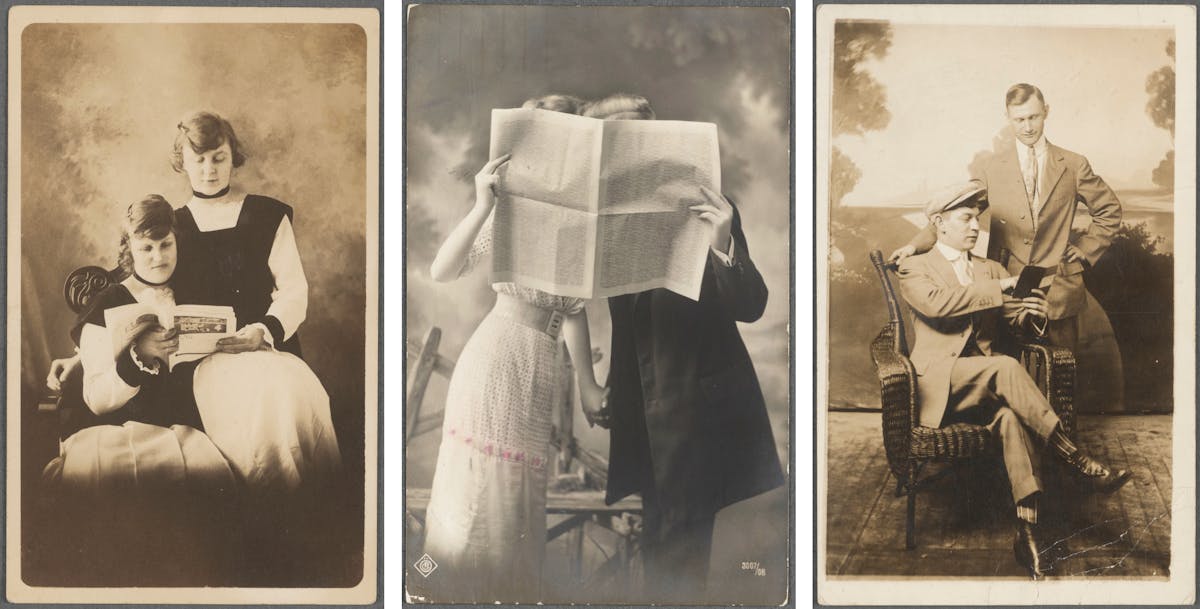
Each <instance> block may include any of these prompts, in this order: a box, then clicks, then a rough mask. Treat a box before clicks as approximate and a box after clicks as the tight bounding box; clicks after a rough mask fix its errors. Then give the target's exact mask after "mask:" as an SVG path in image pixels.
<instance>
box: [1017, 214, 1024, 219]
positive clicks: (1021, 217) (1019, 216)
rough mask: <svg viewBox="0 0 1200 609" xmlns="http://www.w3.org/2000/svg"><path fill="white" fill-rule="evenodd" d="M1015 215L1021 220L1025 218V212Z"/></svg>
mask: <svg viewBox="0 0 1200 609" xmlns="http://www.w3.org/2000/svg"><path fill="white" fill-rule="evenodd" d="M1017 217H1018V218H1020V219H1022V220H1024V219H1025V214H1020V215H1018V216H1017Z"/></svg>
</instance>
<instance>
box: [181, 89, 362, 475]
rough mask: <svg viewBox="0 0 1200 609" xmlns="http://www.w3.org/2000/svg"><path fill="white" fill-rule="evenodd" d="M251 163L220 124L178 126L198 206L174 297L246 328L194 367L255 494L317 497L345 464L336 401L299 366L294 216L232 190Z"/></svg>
mask: <svg viewBox="0 0 1200 609" xmlns="http://www.w3.org/2000/svg"><path fill="white" fill-rule="evenodd" d="M245 160H246V155H245V153H244V151H243V150H242V147H241V144H240V142H239V140H238V138H237V134H236V133H235V132H234V130H233V126H232V125H230V124H229V121H227V120H225V119H224V118H222V117H220V116H218V115H217V114H214V113H211V112H197V113H194V114H192V115H190V116H188V117H186V118H185V119H184V120H183V121H181V122H180V123H179V125H178V131H177V133H176V136H175V140H174V142H173V146H172V149H171V164H172V167H174V168H175V170H176V171H178V172H180V173H185V174H186V175H187V177H188V181H189V182H190V184H191V187H192V198H191V200H189V201H188V202H187V204H186V205H184V206H183V207H182V208H181V209H179V210H177V211H176V218H177V222H178V225H179V247H180V253H181V255H180V261H179V269H178V271H177V272H176V279H175V285H176V288H175V289H176V298H177V299H178V300H179V301H180V302H183V303H195V304H208V305H227V306H231V307H233V310H234V313H235V314H236V315H237V323H238V326H239V329H238V331H237V333H236V334H235V335H234V336H232V337H228V338H225V339H222V340H221V341H220V342H218V343H217V344H218V347H219V348H220V352H218V353H214V354H213V355H211V356H209V357H206V358H205V359H203V360H202V361H201V362H200V364H199V365H198V366H197V367H196V375H195V393H196V402H197V405H198V407H199V410H200V414H201V416H202V418H203V419H204V426H205V431H206V433H208V435H209V437H210V438H212V440H213V442H214V443H215V444H216V445H217V446H218V447H219V448H220V449H221V451H222V452H223V453H224V454H225V456H226V457H227V458H228V459H229V462H230V465H231V466H232V467H233V469H234V471H235V472H237V474H238V475H239V476H240V477H241V479H242V480H243V482H245V483H246V485H247V486H248V487H249V488H250V489H251V490H252V491H256V490H282V491H296V490H300V489H302V488H304V489H308V490H319V489H320V488H322V487H323V486H324V485H325V484H327V483H328V482H330V481H331V480H332V478H333V477H334V476H336V475H337V474H338V473H340V469H341V457H340V453H339V452H338V444H337V438H336V436H335V435H334V429H333V423H332V420H331V418H330V412H329V396H328V394H326V392H325V389H324V387H322V386H321V382H320V381H319V380H318V379H317V377H316V375H314V374H313V372H312V370H310V369H309V367H308V365H307V364H305V363H304V361H303V360H301V359H300V358H299V357H298V355H299V353H300V344H299V339H298V338H297V336H296V331H297V329H298V328H299V326H300V323H301V322H302V321H304V317H305V315H306V313H307V311H308V282H307V280H306V279H305V277H304V268H303V266H302V265H301V263H300V254H299V251H298V249H297V248H296V238H295V234H294V233H293V232H292V215H293V214H292V208H291V207H289V206H288V205H285V204H283V203H281V202H279V201H276V200H274V199H271V198H269V197H264V196H261V195H253V194H247V193H246V192H244V191H242V190H241V189H238V188H236V187H235V186H234V185H233V184H232V177H233V173H234V169H236V168H238V167H241V166H242V164H243V163H244V162H245Z"/></svg>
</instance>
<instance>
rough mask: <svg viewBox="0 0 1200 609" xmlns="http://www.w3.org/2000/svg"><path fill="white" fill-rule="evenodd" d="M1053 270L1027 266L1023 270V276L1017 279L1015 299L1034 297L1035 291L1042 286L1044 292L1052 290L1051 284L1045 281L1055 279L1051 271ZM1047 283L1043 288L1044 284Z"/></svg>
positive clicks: (1014, 292)
mask: <svg viewBox="0 0 1200 609" xmlns="http://www.w3.org/2000/svg"><path fill="white" fill-rule="evenodd" d="M1052 270H1054V269H1053V268H1049V267H1044V266H1027V267H1025V268H1024V269H1022V270H1021V276H1020V278H1018V279H1017V287H1015V288H1013V297H1014V298H1025V297H1027V296H1032V295H1033V291H1034V290H1035V289H1037V288H1038V287H1039V286H1041V288H1042V290H1043V291H1047V292H1048V291H1049V290H1050V282H1049V281H1045V282H1043V279H1048V278H1051V277H1053V274H1051V271H1052ZM1043 283H1045V285H1044V286H1043V285H1042V284H1043Z"/></svg>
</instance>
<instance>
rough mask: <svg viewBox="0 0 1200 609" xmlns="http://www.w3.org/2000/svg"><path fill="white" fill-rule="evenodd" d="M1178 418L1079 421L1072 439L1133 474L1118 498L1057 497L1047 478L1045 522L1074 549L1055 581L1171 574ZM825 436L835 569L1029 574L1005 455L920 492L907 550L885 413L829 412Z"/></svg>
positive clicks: (831, 569) (1064, 492)
mask: <svg viewBox="0 0 1200 609" xmlns="http://www.w3.org/2000/svg"><path fill="white" fill-rule="evenodd" d="M1171 421H1172V419H1171V416H1170V415H1122V416H1104V415H1092V416H1080V417H1079V423H1078V431H1077V432H1076V442H1077V443H1078V444H1079V445H1080V446H1081V447H1082V448H1083V449H1084V450H1086V451H1088V452H1089V453H1090V454H1091V455H1093V456H1095V457H1097V458H1099V459H1101V460H1102V461H1104V462H1106V463H1108V464H1109V465H1110V466H1112V467H1123V468H1127V469H1130V470H1131V471H1132V472H1133V479H1132V480H1130V482H1129V483H1128V484H1126V485H1125V487H1124V488H1122V489H1121V490H1119V491H1117V492H1116V493H1115V494H1113V495H1109V496H1103V495H1099V496H1097V495H1082V494H1079V493H1077V492H1074V491H1073V487H1072V486H1070V483H1066V482H1059V483H1057V485H1056V487H1055V488H1056V489H1061V490H1060V491H1059V492H1057V493H1054V494H1053V495H1050V494H1051V492H1052V491H1051V485H1052V484H1055V481H1054V480H1053V478H1051V477H1049V476H1047V477H1045V478H1044V481H1045V483H1046V487H1047V494H1048V495H1050V496H1048V497H1047V498H1046V500H1045V501H1044V502H1043V507H1042V517H1046V516H1047V515H1050V516H1056V517H1057V518H1058V520H1059V522H1056V523H1055V524H1054V525H1052V529H1051V530H1052V531H1054V537H1055V538H1056V539H1063V540H1065V542H1066V545H1067V548H1068V552H1067V557H1066V559H1065V560H1063V561H1062V562H1061V563H1059V564H1056V565H1055V569H1054V571H1055V573H1056V576H1057V577H1074V578H1079V577H1101V576H1102V577H1147V578H1156V577H1164V576H1166V575H1168V574H1169V568H1170V564H1171V560H1170V558H1171V557H1170V545H1171V514H1170V512H1171V488H1172V487H1171ZM828 437H829V472H828V473H829V476H828V478H827V479H828V481H829V492H828V497H829V505H828V510H827V513H828V515H829V516H828V520H827V525H828V528H827V534H828V535H827V547H826V550H827V554H826V569H827V572H828V573H829V574H830V575H833V576H879V575H898V576H930V577H945V576H960V577H981V576H996V577H1024V572H1023V571H1022V569H1021V568H1020V567H1019V566H1018V565H1017V564H1016V561H1015V560H1014V559H1013V551H1012V543H1013V539H1014V534H1015V528H1014V526H1013V520H1014V518H1015V513H1014V510H1013V508H1012V503H1011V501H1012V499H1011V496H1010V495H1009V493H1008V490H1007V489H1008V485H1007V478H1006V477H1005V474H1004V472H1003V468H1002V465H1001V464H1000V463H999V462H996V463H984V464H981V465H979V466H976V467H974V468H966V469H961V470H959V471H960V475H959V477H958V479H957V480H956V479H955V477H954V476H947V477H945V478H943V479H942V480H940V481H938V482H937V483H935V484H934V485H933V486H932V487H930V488H928V489H927V490H924V491H922V492H921V493H919V494H918V495H917V509H916V541H917V547H916V549H914V550H905V549H904V513H905V504H906V498H905V497H897V496H896V494H895V489H896V480H895V478H894V477H893V476H892V475H891V473H890V472H889V471H888V466H887V459H886V457H885V456H884V452H883V436H882V430H881V415H880V414H879V413H877V412H875V413H862V412H854V413H850V412H833V413H830V414H829V435H828ZM931 467H940V466H931ZM927 469H928V468H927ZM930 471H933V470H930ZM989 489H992V490H989ZM995 489H998V491H997V490H995ZM1047 504H1051V505H1047ZM1052 508H1053V512H1051V511H1050V510H1051V509H1052ZM1048 512H1049V514H1048Z"/></svg>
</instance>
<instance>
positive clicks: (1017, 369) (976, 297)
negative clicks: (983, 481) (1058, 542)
mask: <svg viewBox="0 0 1200 609" xmlns="http://www.w3.org/2000/svg"><path fill="white" fill-rule="evenodd" d="M983 194H984V191H983V187H982V186H981V185H979V183H978V182H968V183H966V184H962V185H958V186H955V187H952V188H951V189H948V190H947V191H944V192H941V193H939V194H938V195H935V196H934V198H933V199H931V200H930V201H929V202H928V204H927V205H926V207H925V213H926V215H927V216H929V218H930V225H931V226H933V227H934V230H935V234H936V235H937V240H936V241H935V243H934V245H933V248H932V249H931V250H930V251H928V252H926V253H924V254H918V255H915V256H911V257H907V258H905V259H904V260H903V261H901V262H900V269H899V277H900V291H901V294H903V296H904V299H905V301H907V302H908V304H909V306H910V307H912V309H913V327H914V330H915V334H916V342H915V344H914V346H913V351H912V357H911V360H912V363H913V367H914V368H916V371H917V394H918V404H919V406H918V408H919V411H918V417H919V420H920V424H921V425H923V426H927V427H941V426H942V425H944V424H949V423H954V422H971V423H977V424H983V425H987V426H988V428H989V429H990V430H991V432H992V434H993V435H995V436H997V437H998V439H999V442H1000V445H1001V447H1002V451H1003V453H1004V465H1005V469H1006V470H1007V472H1008V479H1009V483H1010V485H1011V487H1012V495H1013V500H1014V502H1015V503H1016V511H1017V539H1016V541H1015V542H1014V545H1013V551H1014V553H1015V556H1016V559H1017V562H1018V563H1019V564H1021V565H1022V566H1024V567H1025V568H1026V569H1027V570H1028V571H1029V573H1030V575H1031V576H1032V577H1034V578H1035V579H1036V578H1038V577H1040V576H1042V575H1043V574H1044V573H1045V572H1046V571H1047V570H1048V567H1049V566H1050V565H1049V564H1048V562H1049V561H1048V557H1047V556H1046V555H1045V554H1044V552H1045V550H1046V548H1045V547H1044V546H1045V544H1044V541H1043V534H1042V532H1041V530H1040V529H1039V528H1038V526H1037V523H1038V499H1039V497H1040V496H1041V492H1042V481H1041V478H1040V476H1039V475H1038V463H1039V461H1040V458H1041V450H1042V447H1043V446H1044V447H1046V448H1048V449H1050V450H1051V452H1052V454H1053V455H1054V456H1055V457H1057V458H1058V459H1059V460H1061V461H1062V463H1063V464H1064V465H1066V466H1067V469H1068V472H1069V473H1070V474H1071V475H1072V476H1073V477H1075V478H1076V479H1078V480H1079V481H1080V482H1081V483H1082V484H1083V485H1084V487H1085V488H1087V489H1088V490H1091V491H1095V492H1104V493H1110V492H1112V491H1115V490H1117V489H1118V488H1120V487H1121V486H1122V485H1124V484H1125V482H1127V481H1128V480H1129V472H1127V471H1125V470H1110V469H1109V468H1108V467H1105V466H1104V465H1103V464H1101V463H1099V462H1097V461H1095V460H1094V459H1092V458H1090V457H1088V456H1087V455H1085V454H1084V453H1083V452H1082V451H1080V450H1079V449H1077V448H1076V447H1075V445H1074V444H1073V443H1072V442H1071V440H1070V439H1069V438H1068V437H1067V436H1066V434H1065V433H1063V430H1062V426H1061V423H1060V421H1059V418H1058V415H1057V414H1055V412H1054V410H1053V409H1052V408H1051V407H1050V403H1049V402H1048V401H1047V400H1046V396H1044V395H1042V392H1041V391H1039V390H1038V387H1037V383H1035V382H1034V380H1033V379H1032V378H1030V376H1029V374H1028V373H1027V372H1026V371H1025V368H1024V367H1023V366H1022V365H1021V364H1020V363H1019V362H1017V360H1015V359H1013V358H1011V357H1009V356H1006V355H1001V354H999V353H997V352H996V351H994V349H993V346H994V344H995V340H996V338H997V333H998V332H999V331H1000V330H1001V328H1000V324H1001V323H1002V322H1004V323H1007V324H1008V325H1010V326H1012V327H1013V328H1014V329H1024V330H1027V331H1032V332H1035V333H1041V332H1043V331H1044V329H1045V326H1046V317H1047V310H1048V307H1047V303H1046V300H1045V297H1044V293H1043V292H1041V291H1040V290H1034V293H1033V296H1030V297H1026V298H1024V299H1017V298H1014V297H1012V296H1011V295H1009V294H1008V292H1011V291H1012V289H1013V288H1014V287H1015V286H1016V284H1017V277H1013V276H1010V275H1009V273H1008V272H1007V271H1006V270H1005V269H1004V267H1002V266H1000V264H999V263H997V262H995V261H992V260H988V259H986V258H979V257H976V256H972V255H971V253H970V250H971V248H972V247H974V245H975V241H976V240H977V239H978V237H979V214H980V213H982V212H983V210H985V209H987V207H988V202H987V200H986V199H984V198H983Z"/></svg>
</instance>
